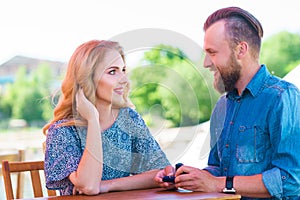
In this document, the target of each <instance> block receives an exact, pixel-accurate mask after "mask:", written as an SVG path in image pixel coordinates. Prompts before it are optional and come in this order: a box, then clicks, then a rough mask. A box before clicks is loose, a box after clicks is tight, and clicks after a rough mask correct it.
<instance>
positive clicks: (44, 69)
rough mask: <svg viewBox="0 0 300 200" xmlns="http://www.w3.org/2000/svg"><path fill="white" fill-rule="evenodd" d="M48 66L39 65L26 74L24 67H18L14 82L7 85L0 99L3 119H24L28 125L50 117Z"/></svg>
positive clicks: (50, 79) (50, 73)
mask: <svg viewBox="0 0 300 200" xmlns="http://www.w3.org/2000/svg"><path fill="white" fill-rule="evenodd" d="M52 79H53V77H52V71H51V68H50V66H48V65H46V64H44V65H43V64H41V65H40V66H38V68H37V69H36V70H34V71H32V72H31V73H29V74H27V72H26V66H20V67H19V69H18V72H17V74H16V78H15V82H14V83H12V84H8V85H7V88H6V92H5V93H4V95H3V96H2V97H1V101H0V110H1V113H2V115H3V116H4V118H11V119H24V120H26V121H27V123H29V124H30V125H36V124H39V123H41V122H45V121H47V120H49V119H50V117H51V116H52V113H53V111H52V108H51V105H50V101H49V99H47V98H46V97H48V96H50V86H51V82H52Z"/></svg>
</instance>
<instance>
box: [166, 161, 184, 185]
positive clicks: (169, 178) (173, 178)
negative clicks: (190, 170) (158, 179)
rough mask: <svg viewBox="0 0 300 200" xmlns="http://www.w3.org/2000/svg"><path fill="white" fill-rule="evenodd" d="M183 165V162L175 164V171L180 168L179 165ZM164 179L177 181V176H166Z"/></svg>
mask: <svg viewBox="0 0 300 200" xmlns="http://www.w3.org/2000/svg"><path fill="white" fill-rule="evenodd" d="M182 165H183V164H182V163H177V164H176V165H175V171H177V169H179V167H181V166H182ZM162 180H163V182H170V183H175V176H164V177H163V179H162Z"/></svg>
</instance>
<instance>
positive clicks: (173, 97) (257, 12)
mask: <svg viewBox="0 0 300 200" xmlns="http://www.w3.org/2000/svg"><path fill="white" fill-rule="evenodd" d="M296 3H297V1H296V0H295V1H292V0H287V1H280V0H275V1H272V3H267V2H262V1H258V0H252V1H233V0H228V1H224V0H216V1H196V0H195V1H191V0H187V1H170V0H166V1H158V0H153V1H137V0H128V1H121V0H120V1H118V0H102V1H98V0H97V1H96V0H95V1H91V0H86V1H58V0H53V1H46V0H44V1H43V0H28V1H21V0H20V1H17V0H11V1H4V0H0V8H1V12H0V34H1V37H0V153H1V151H2V150H5V149H8V148H22V149H25V150H26V155H25V159H26V160H40V159H43V153H42V148H41V147H42V146H41V145H42V142H43V141H44V140H45V136H44V135H43V134H42V131H41V127H42V126H43V125H44V124H45V123H46V122H47V121H48V120H49V119H51V117H52V112H53V108H54V105H55V103H56V102H57V97H58V95H59V92H58V90H59V86H60V82H61V80H62V78H63V75H64V72H65V69H66V64H67V62H68V59H69V57H70V56H71V54H72V53H73V51H74V50H75V48H76V47H77V46H78V45H80V44H81V43H83V42H86V41H88V40H91V39H99V40H101V39H106V40H108V39H112V40H116V41H119V42H120V43H121V45H122V46H123V47H124V50H125V53H126V58H127V64H128V68H129V72H128V76H129V78H130V80H131V84H132V91H131V99H132V101H133V102H134V104H135V105H136V109H137V111H138V112H139V113H141V115H142V116H143V118H144V120H145V121H146V123H147V125H148V126H149V128H150V130H151V133H152V134H153V135H154V137H155V138H156V139H157V141H158V142H159V143H160V145H161V147H162V148H163V150H164V151H165V152H166V154H167V156H168V158H169V159H170V161H171V162H172V163H173V164H175V163H176V162H183V163H184V164H187V165H192V166H197V167H199V168H202V167H205V165H206V161H207V155H208V151H209V136H208V130H209V117H210V114H211V111H212V109H213V106H214V104H215V102H216V101H217V99H218V97H219V94H218V93H216V92H215V91H214V89H213V87H212V76H211V74H210V72H209V71H208V70H206V69H204V68H203V66H202V62H203V51H202V48H201V47H202V43H203V36H204V33H203V30H202V26H203V23H204V21H205V19H206V18H207V17H208V15H209V14H211V13H212V12H213V11H215V10H216V9H219V8H222V7H227V6H239V7H242V8H244V9H246V10H248V11H250V12H251V13H252V14H253V15H254V16H255V17H257V18H258V19H259V20H260V22H261V23H262V25H263V28H264V33H265V34H264V38H263V47H262V54H261V59H260V60H261V63H265V64H267V66H268V68H269V70H270V71H271V72H272V73H273V74H274V75H276V76H279V77H285V76H286V75H287V74H288V73H289V72H291V71H292V70H293V71H292V73H290V74H289V75H288V76H287V77H289V80H291V81H295V80H296V79H298V78H297V77H299V76H300V72H299V67H298V68H297V66H299V65H300V25H299V23H298V21H299V19H300V12H299V11H298V9H297V6H296ZM295 84H298V86H299V82H298V83H296V82H295ZM26 195H28V196H30V193H29V192H27V193H26ZM25 197H26V196H25ZM2 198H3V199H4V191H3V187H2V182H0V199H2Z"/></svg>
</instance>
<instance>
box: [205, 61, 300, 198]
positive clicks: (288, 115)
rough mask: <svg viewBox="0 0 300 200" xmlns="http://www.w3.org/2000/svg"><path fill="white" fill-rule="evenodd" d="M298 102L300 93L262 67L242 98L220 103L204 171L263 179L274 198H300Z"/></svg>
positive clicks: (234, 96) (234, 95)
mask: <svg viewBox="0 0 300 200" xmlns="http://www.w3.org/2000/svg"><path fill="white" fill-rule="evenodd" d="M299 103H300V92H299V89H298V88H297V87H295V86H294V85H292V84H291V83H288V82H286V81H283V80H281V79H279V78H277V77H275V76H272V75H271V74H270V73H269V72H268V70H267V68H266V66H264V65H262V66H261V68H260V70H259V71H258V72H257V73H256V75H255V76H254V77H253V79H252V80H251V81H250V82H249V84H248V85H247V87H246V89H245V90H244V91H243V93H242V95H241V96H239V95H238V94H237V91H234V92H230V93H228V94H227V95H225V96H222V97H221V98H220V99H219V101H218V103H217V104H216V106H215V108H214V111H213V113H212V117H211V124H210V132H211V148H212V149H211V152H210V155H209V159H208V165H209V166H208V167H207V168H206V170H208V171H210V172H211V173H212V174H213V175H215V176H238V175H243V176H247V175H254V174H262V179H263V183H264V185H265V186H266V188H267V190H268V191H269V193H270V194H271V195H272V196H273V197H274V198H273V199H275V198H276V199H277V198H278V199H281V198H288V199H289V198H291V199H300V104H299ZM245 199H246V198H245Z"/></svg>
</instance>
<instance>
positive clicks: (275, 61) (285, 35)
mask: <svg viewBox="0 0 300 200" xmlns="http://www.w3.org/2000/svg"><path fill="white" fill-rule="evenodd" d="M260 60H261V62H262V63H264V64H266V65H267V67H268V69H269V70H270V71H271V72H272V74H274V75H276V76H278V77H281V78H282V77H284V76H285V75H286V74H287V73H288V72H289V71H291V70H292V69H293V68H295V67H296V66H298V65H299V64H300V34H294V33H290V32H287V31H282V32H279V33H278V34H275V35H272V36H271V37H269V38H268V39H267V40H266V41H264V42H263V44H262V51H261V59H260Z"/></svg>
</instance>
